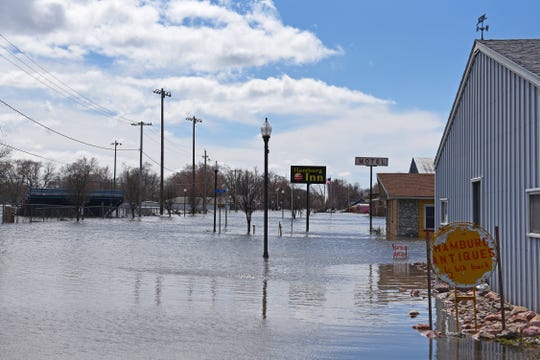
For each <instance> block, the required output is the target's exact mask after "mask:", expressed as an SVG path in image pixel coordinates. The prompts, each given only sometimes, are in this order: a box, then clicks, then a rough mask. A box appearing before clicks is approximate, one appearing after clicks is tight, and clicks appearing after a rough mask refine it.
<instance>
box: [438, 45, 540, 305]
mask: <svg viewBox="0 0 540 360" xmlns="http://www.w3.org/2000/svg"><path fill="white" fill-rule="evenodd" d="M435 171H436V176H435V203H436V215H435V216H436V218H437V219H439V221H438V223H439V225H440V224H445V223H448V222H454V221H468V222H474V223H477V224H479V225H480V226H482V227H484V228H485V229H486V230H488V231H489V232H490V233H492V234H494V232H495V231H494V229H495V227H496V226H498V227H499V232H500V247H501V254H500V258H501V260H502V269H503V274H504V279H503V282H504V284H503V285H504V291H505V295H506V298H507V300H508V301H510V302H512V303H514V304H519V305H523V306H526V307H528V308H530V309H532V310H535V311H540V39H534V40H486V41H484V40H480V41H476V42H475V43H474V46H473V48H472V51H471V53H470V56H469V61H468V63H467V67H466V68H465V72H464V74H463V78H462V80H461V83H460V86H459V89H458V92H457V95H456V98H455V101H454V104H453V107H452V110H451V113H450V116H449V119H448V123H447V125H446V128H445V131H444V134H443V137H442V139H441V143H440V145H439V149H438V151H437V155H436V158H435ZM490 284H491V285H492V287H493V289H494V290H496V291H498V290H499V284H498V279H497V276H495V274H494V276H492V277H491V279H490Z"/></svg>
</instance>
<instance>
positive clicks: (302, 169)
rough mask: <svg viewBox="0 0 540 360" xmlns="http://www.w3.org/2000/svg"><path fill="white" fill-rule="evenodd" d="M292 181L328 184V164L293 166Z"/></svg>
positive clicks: (295, 182)
mask: <svg viewBox="0 0 540 360" xmlns="http://www.w3.org/2000/svg"><path fill="white" fill-rule="evenodd" d="M291 183H293V184H326V166H302V165H292V166H291Z"/></svg>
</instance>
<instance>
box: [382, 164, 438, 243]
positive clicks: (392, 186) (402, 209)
mask: <svg viewBox="0 0 540 360" xmlns="http://www.w3.org/2000/svg"><path fill="white" fill-rule="evenodd" d="M377 180H378V183H379V189H380V190H379V191H380V198H381V199H384V200H386V235H387V236H388V237H390V238H397V237H405V236H406V237H415V238H419V237H420V238H425V237H426V236H429V235H430V234H432V233H433V230H434V229H435V221H434V220H435V217H434V216H435V205H434V193H435V191H434V184H435V175H434V174H407V173H381V174H377Z"/></svg>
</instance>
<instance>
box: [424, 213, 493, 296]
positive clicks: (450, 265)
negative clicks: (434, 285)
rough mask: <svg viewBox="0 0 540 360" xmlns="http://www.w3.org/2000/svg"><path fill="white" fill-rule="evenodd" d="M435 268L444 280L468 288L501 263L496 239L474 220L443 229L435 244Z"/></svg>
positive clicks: (479, 281) (432, 257) (432, 246)
mask: <svg viewBox="0 0 540 360" xmlns="http://www.w3.org/2000/svg"><path fill="white" fill-rule="evenodd" d="M431 263H432V264H433V270H434V271H435V273H436V274H437V276H438V277H439V279H441V280H442V281H444V282H446V283H448V284H449V285H451V286H455V287H457V288H461V289H466V288H471V287H473V286H475V285H478V284H480V283H481V282H482V281H485V280H487V279H488V278H489V277H490V276H491V273H492V272H493V270H494V269H495V265H496V263H497V250H496V243H495V240H493V238H492V237H491V235H490V234H489V233H488V232H487V231H486V230H485V229H483V228H481V227H479V226H476V225H473V224H471V223H450V224H448V225H445V226H443V227H441V228H439V231H437V233H436V234H435V238H434V240H433V241H432V243H431Z"/></svg>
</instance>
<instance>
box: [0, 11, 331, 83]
mask: <svg viewBox="0 0 540 360" xmlns="http://www.w3.org/2000/svg"><path fill="white" fill-rule="evenodd" d="M265 3H266V4H265ZM6 10H7V11H6V12H4V15H3V17H5V18H6V19H10V18H13V17H14V18H17V17H19V15H18V14H19V12H20V11H23V12H25V13H26V14H27V15H26V16H25V17H24V18H22V19H19V22H18V23H17V24H18V26H20V27H22V26H24V24H30V25H32V26H31V28H32V29H33V30H34V33H31V32H28V33H25V34H24V35H21V34H20V33H19V32H18V31H10V30H18V28H16V29H13V28H12V27H10V26H7V25H9V24H7V23H6V24H5V25H4V26H6V27H7V29H6V28H4V30H3V31H5V30H7V32H8V33H11V34H14V35H16V41H17V43H19V44H22V45H21V46H22V48H23V49H24V50H25V51H26V52H29V53H31V54H33V55H36V56H44V57H50V58H59V59H65V58H69V59H72V60H77V59H78V60H82V59H83V58H84V57H85V56H89V55H91V54H92V53H96V54H99V55H102V56H107V57H110V58H114V59H115V63H116V65H117V68H116V69H117V70H120V71H126V70H127V69H129V71H130V72H135V71H138V72H139V73H141V71H144V70H153V71H156V70H159V71H161V72H165V71H166V72H172V73H176V74H189V73H190V72H193V71H195V72H205V73H216V72H230V71H233V70H234V71H238V70H243V69H244V68H246V67H253V66H263V65H267V64H272V63H276V62H280V61H288V62H291V63H294V64H304V63H311V62H316V61H319V60H321V59H323V58H325V57H328V56H332V55H336V54H339V53H341V50H340V49H329V48H326V47H325V46H324V45H323V44H322V42H321V41H320V40H319V39H318V38H317V37H316V36H315V35H314V34H312V33H310V32H307V31H303V30H299V29H296V28H293V27H290V26H286V25H284V24H283V23H282V22H281V20H280V19H279V18H278V17H277V15H276V12H275V9H274V8H273V5H272V4H271V3H269V2H257V1H255V2H254V3H253V5H252V6H251V7H250V8H249V9H248V10H247V11H246V13H239V12H236V11H235V10H234V9H233V8H232V7H224V6H221V5H218V4H214V3H211V2H209V1H190V0H175V1H159V2H148V3H145V4H143V5H140V4H139V1H134V0H129V1H128V0H106V1H71V0H57V1H52V0H51V1H37V2H35V3H34V2H26V1H24V2H23V3H22V5H21V6H18V7H8V8H7V9H6ZM44 15H47V18H48V19H50V21H51V24H50V25H49V26H48V27H47V29H46V31H40V27H38V26H37V25H36V24H35V21H34V20H33V19H37V18H41V17H43V16H44ZM33 21H34V22H33ZM22 23H24V24H22ZM44 26H45V25H43V26H42V27H44ZM0 27H2V26H1V25H0Z"/></svg>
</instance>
